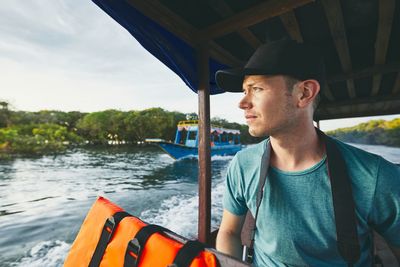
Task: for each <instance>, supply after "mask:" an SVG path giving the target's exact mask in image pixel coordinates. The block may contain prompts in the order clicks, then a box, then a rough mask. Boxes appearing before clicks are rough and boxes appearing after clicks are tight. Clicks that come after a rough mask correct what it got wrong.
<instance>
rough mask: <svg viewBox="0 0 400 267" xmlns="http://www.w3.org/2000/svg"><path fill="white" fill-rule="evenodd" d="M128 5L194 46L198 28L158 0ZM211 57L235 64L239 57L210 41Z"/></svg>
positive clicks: (129, 1)
mask: <svg viewBox="0 0 400 267" xmlns="http://www.w3.org/2000/svg"><path fill="white" fill-rule="evenodd" d="M127 1H128V3H129V4H130V5H132V6H133V7H135V8H136V9H138V10H139V11H140V12H142V13H143V14H144V15H145V16H147V17H149V18H150V19H151V20H153V21H154V22H156V23H157V24H159V25H160V26H162V27H164V28H165V29H166V30H168V31H169V32H171V33H172V34H174V35H176V36H177V37H178V38H180V39H182V40H183V41H184V42H186V43H187V44H189V45H190V46H192V47H193V48H195V47H196V46H197V45H198V44H197V40H196V39H195V36H196V35H197V32H198V30H197V29H196V28H194V27H193V26H192V25H190V24H189V23H187V22H186V21H185V20H183V19H182V18H181V17H179V16H178V15H176V14H175V13H173V12H172V11H171V10H170V9H168V8H166V7H165V6H164V5H162V4H161V3H160V2H159V1H158V0H147V1H142V0H127ZM211 49H212V50H214V51H212V53H211V54H212V57H213V58H214V59H215V60H217V61H219V62H220V63H222V64H225V65H228V66H237V64H239V63H238V62H241V61H240V60H239V59H237V58H236V57H234V56H233V55H230V54H229V52H227V51H226V50H225V49H223V48H222V47H220V46H219V45H218V44H216V43H212V47H211Z"/></svg>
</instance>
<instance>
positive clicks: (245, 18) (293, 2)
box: [197, 0, 314, 40]
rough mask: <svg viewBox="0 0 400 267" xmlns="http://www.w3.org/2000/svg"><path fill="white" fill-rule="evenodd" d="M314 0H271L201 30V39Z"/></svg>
mask: <svg viewBox="0 0 400 267" xmlns="http://www.w3.org/2000/svg"><path fill="white" fill-rule="evenodd" d="M313 1H314V0H269V1H263V2H262V3H261V4H259V5H256V6H254V7H251V8H249V9H247V10H244V11H242V12H239V13H237V14H236V15H234V16H231V17H229V18H227V19H225V20H223V21H221V22H218V23H216V24H214V25H211V26H209V27H207V28H205V29H203V30H201V31H200V32H199V34H198V36H197V38H198V39H199V40H210V39H214V38H216V37H218V36H223V35H226V34H228V33H231V32H234V31H237V30H239V29H244V28H248V27H249V26H252V25H254V24H257V23H259V22H262V21H264V20H266V19H269V18H273V17H276V16H280V15H282V14H284V13H286V12H288V11H290V10H292V9H295V8H297V7H300V6H303V5H305V4H308V3H310V2H313Z"/></svg>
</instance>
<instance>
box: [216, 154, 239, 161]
mask: <svg viewBox="0 0 400 267" xmlns="http://www.w3.org/2000/svg"><path fill="white" fill-rule="evenodd" d="M233 157H234V156H221V155H214V156H212V157H211V160H213V161H214V160H232V159H233Z"/></svg>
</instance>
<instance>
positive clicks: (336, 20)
mask: <svg viewBox="0 0 400 267" xmlns="http://www.w3.org/2000/svg"><path fill="white" fill-rule="evenodd" d="M322 6H323V7H324V10H325V14H326V17H327V19H328V24H329V28H330V30H331V34H332V38H333V41H334V42H335V46H336V51H337V53H338V55H339V59H340V64H341V65H342V69H343V71H344V72H345V73H347V72H350V71H351V69H352V66H351V58H350V52H349V46H348V43H347V37H346V28H345V26H344V22H343V13H342V8H341V6H340V2H339V0H322ZM347 91H348V94H349V96H350V98H354V97H355V96H356V91H355V87H354V82H353V81H352V80H349V81H347Z"/></svg>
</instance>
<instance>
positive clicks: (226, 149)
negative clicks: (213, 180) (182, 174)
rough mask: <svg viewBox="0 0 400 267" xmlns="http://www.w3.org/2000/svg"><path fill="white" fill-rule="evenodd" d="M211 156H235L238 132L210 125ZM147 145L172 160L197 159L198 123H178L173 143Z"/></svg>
mask: <svg viewBox="0 0 400 267" xmlns="http://www.w3.org/2000/svg"><path fill="white" fill-rule="evenodd" d="M210 140H211V156H215V155H220V156H228V155H235V154H236V153H237V152H238V151H239V150H240V149H241V148H242V145H241V144H240V131H239V130H235V129H227V128H223V127H218V126H213V125H211V131H210ZM146 142H147V143H153V144H156V145H158V146H159V147H160V148H161V149H162V150H164V151H165V152H166V153H167V154H168V155H170V156H171V157H172V158H174V159H181V158H187V157H198V146H199V121H198V120H184V121H180V122H178V125H177V128H176V134H175V141H174V142H168V141H165V140H162V139H155V138H154V139H146Z"/></svg>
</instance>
